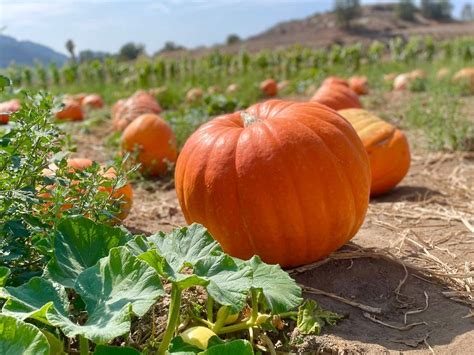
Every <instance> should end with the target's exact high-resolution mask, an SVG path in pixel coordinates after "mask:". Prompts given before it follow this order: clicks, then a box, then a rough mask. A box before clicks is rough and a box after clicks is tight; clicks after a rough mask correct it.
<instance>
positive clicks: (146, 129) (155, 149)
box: [121, 114, 177, 176]
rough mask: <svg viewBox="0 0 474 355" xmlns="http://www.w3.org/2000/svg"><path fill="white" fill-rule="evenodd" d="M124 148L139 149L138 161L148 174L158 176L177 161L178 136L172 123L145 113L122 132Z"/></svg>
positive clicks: (126, 149) (129, 150) (129, 149)
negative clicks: (171, 125)
mask: <svg viewBox="0 0 474 355" xmlns="http://www.w3.org/2000/svg"><path fill="white" fill-rule="evenodd" d="M121 142H122V148H123V150H125V151H128V152H135V151H136V150H138V157H137V159H138V162H139V163H140V164H141V171H142V172H143V173H144V174H146V175H151V176H158V175H163V174H165V173H166V172H167V171H168V168H169V164H170V163H174V162H175V161H176V156H177V145H176V137H175V135H174V133H173V130H172V129H171V127H170V125H169V124H168V123H167V122H166V121H164V120H163V119H162V118H161V117H160V116H158V115H154V114H145V115H142V116H140V117H138V118H137V119H135V120H134V121H133V122H132V123H131V124H129V125H128V126H127V128H125V130H124V131H123V133H122V139H121Z"/></svg>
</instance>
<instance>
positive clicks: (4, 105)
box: [0, 99, 21, 124]
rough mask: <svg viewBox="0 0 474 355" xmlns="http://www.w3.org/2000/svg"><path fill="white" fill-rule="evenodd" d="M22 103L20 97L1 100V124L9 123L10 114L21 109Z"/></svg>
mask: <svg viewBox="0 0 474 355" xmlns="http://www.w3.org/2000/svg"><path fill="white" fill-rule="evenodd" d="M20 107H21V104H20V100H18V99H11V100H8V101H4V102H0V124H7V123H8V121H9V120H10V115H11V114H12V113H15V112H17V111H19V110H20Z"/></svg>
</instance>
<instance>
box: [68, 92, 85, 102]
mask: <svg viewBox="0 0 474 355" xmlns="http://www.w3.org/2000/svg"><path fill="white" fill-rule="evenodd" d="M87 96H88V95H87V94H86V93H83V92H81V93H79V94H75V95H73V96H72V97H71V98H72V99H73V100H74V101H77V102H78V103H79V104H81V105H82V102H83V101H84V99H85V98H86V97H87Z"/></svg>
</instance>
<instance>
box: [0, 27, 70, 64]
mask: <svg viewBox="0 0 474 355" xmlns="http://www.w3.org/2000/svg"><path fill="white" fill-rule="evenodd" d="M67 60H68V57H67V56H65V55H64V54H61V53H58V52H56V51H54V50H52V49H51V48H49V47H46V46H43V45H41V44H38V43H34V42H31V41H18V40H16V39H15V38H13V37H9V36H5V35H0V67H6V66H8V65H10V64H11V63H13V62H14V63H16V64H22V65H33V64H34V63H35V61H39V62H41V63H43V64H49V63H51V62H55V63H56V64H58V65H63V64H64V63H65V62H66V61H67Z"/></svg>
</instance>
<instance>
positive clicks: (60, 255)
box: [45, 217, 132, 288]
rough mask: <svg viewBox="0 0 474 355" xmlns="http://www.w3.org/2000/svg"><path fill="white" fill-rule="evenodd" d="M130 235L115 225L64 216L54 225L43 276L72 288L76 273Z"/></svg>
mask: <svg viewBox="0 0 474 355" xmlns="http://www.w3.org/2000/svg"><path fill="white" fill-rule="evenodd" d="M131 238H132V237H131V235H130V234H129V233H127V232H126V231H124V230H123V229H121V228H119V227H110V226H107V225H104V224H100V223H95V222H93V221H91V220H90V219H87V218H84V217H68V218H67V219H64V220H62V221H61V222H60V223H59V224H58V227H57V229H56V233H55V239H54V257H53V258H52V259H51V261H50V262H49V263H48V265H47V268H46V271H45V276H46V277H49V278H51V279H52V280H53V281H55V282H58V283H60V284H61V285H64V286H66V287H69V288H73V287H74V284H75V282H76V279H77V277H78V276H79V274H80V273H81V272H82V271H84V270H85V269H87V268H89V267H91V266H94V265H95V264H96V263H97V262H98V261H99V260H100V259H101V258H103V257H105V256H107V255H108V254H109V250H110V249H112V248H114V247H118V246H122V245H125V244H126V243H127V242H128V241H130V240H131Z"/></svg>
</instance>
